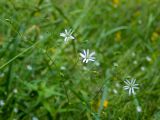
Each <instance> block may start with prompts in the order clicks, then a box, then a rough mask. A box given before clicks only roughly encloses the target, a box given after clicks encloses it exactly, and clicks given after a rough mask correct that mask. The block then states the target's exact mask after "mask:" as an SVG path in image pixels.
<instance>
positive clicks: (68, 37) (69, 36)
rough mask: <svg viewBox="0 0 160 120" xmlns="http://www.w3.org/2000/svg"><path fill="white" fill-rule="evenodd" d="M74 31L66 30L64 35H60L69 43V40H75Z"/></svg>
mask: <svg viewBox="0 0 160 120" xmlns="http://www.w3.org/2000/svg"><path fill="white" fill-rule="evenodd" d="M72 33H73V32H72V30H71V29H70V30H69V31H67V29H65V32H64V33H60V36H61V37H64V41H65V42H68V41H69V40H74V39H75V38H74V37H73V35H72Z"/></svg>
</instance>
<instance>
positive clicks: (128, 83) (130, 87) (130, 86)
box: [123, 79, 139, 95]
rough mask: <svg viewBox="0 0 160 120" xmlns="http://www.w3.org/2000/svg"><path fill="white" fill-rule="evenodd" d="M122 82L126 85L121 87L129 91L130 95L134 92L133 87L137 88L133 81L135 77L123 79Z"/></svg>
mask: <svg viewBox="0 0 160 120" xmlns="http://www.w3.org/2000/svg"><path fill="white" fill-rule="evenodd" d="M124 82H125V84H126V86H124V87H123V88H124V89H125V90H128V91H129V95H131V94H133V95H134V94H135V91H134V89H139V87H138V84H136V83H135V82H136V79H131V80H130V81H129V80H125V81H124Z"/></svg>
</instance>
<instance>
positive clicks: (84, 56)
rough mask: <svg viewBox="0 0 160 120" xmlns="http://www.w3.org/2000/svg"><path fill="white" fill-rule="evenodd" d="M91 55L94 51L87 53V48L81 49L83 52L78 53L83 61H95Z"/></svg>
mask: <svg viewBox="0 0 160 120" xmlns="http://www.w3.org/2000/svg"><path fill="white" fill-rule="evenodd" d="M93 55H95V52H91V53H89V49H87V50H83V52H82V53H80V56H81V57H82V59H83V62H84V63H88V62H89V61H95V57H93Z"/></svg>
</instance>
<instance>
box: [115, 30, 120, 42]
mask: <svg viewBox="0 0 160 120" xmlns="http://www.w3.org/2000/svg"><path fill="white" fill-rule="evenodd" d="M115 41H116V42H119V41H121V32H120V31H119V32H117V33H116V34H115Z"/></svg>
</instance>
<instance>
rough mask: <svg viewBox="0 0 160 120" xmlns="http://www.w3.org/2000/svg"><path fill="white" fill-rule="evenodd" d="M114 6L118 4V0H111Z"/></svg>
mask: <svg viewBox="0 0 160 120" xmlns="http://www.w3.org/2000/svg"><path fill="white" fill-rule="evenodd" d="M112 3H113V5H114V7H118V6H119V4H120V0H112Z"/></svg>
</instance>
